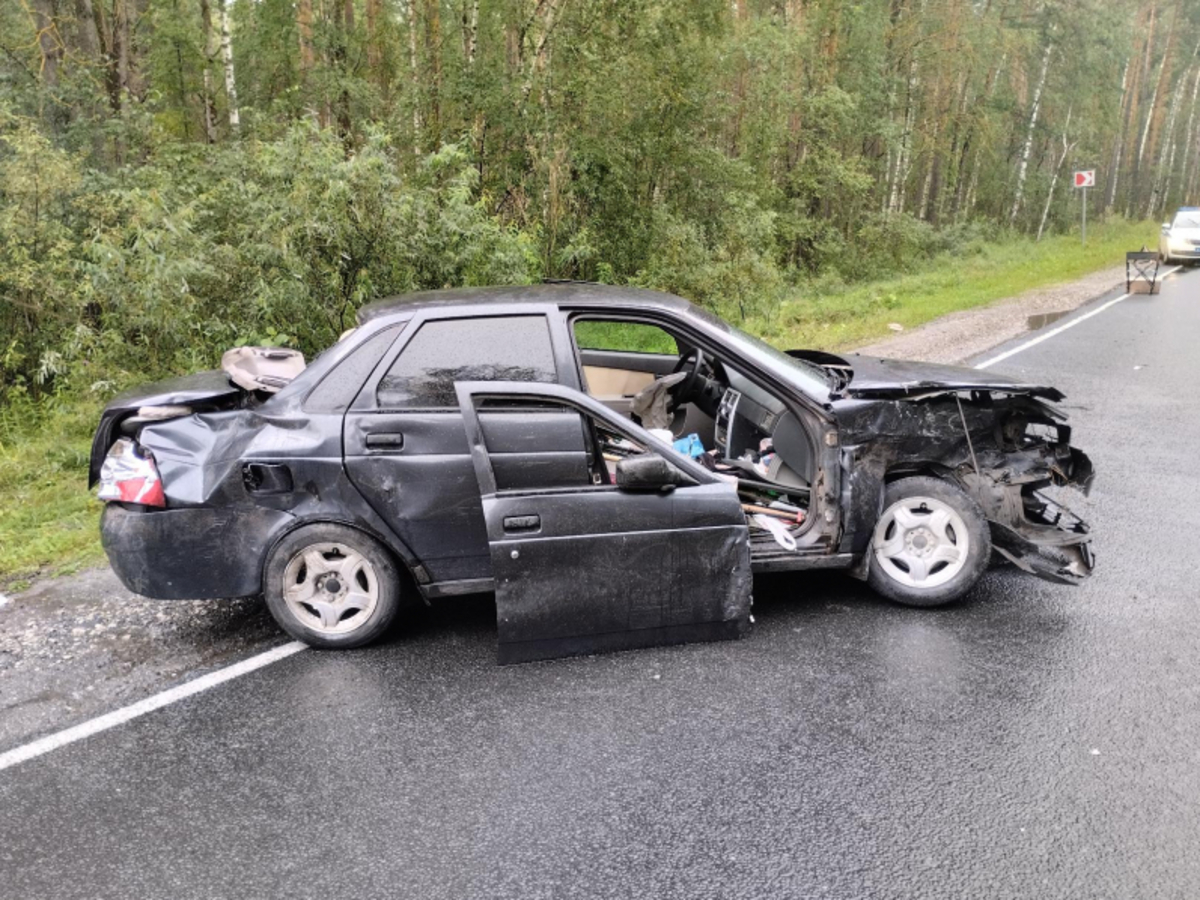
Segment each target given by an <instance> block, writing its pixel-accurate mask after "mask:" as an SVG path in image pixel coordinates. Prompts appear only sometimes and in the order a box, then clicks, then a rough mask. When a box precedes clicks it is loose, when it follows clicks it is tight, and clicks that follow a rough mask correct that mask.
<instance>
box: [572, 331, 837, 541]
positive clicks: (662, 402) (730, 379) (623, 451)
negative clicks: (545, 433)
mask: <svg viewBox="0 0 1200 900" xmlns="http://www.w3.org/2000/svg"><path fill="white" fill-rule="evenodd" d="M572 330H573V335H574V338H575V343H576V347H577V351H578V355H579V361H580V367H581V374H582V378H583V384H584V389H585V391H586V392H587V393H588V394H589V395H590V396H591V397H593V398H594V399H596V400H598V401H599V402H601V403H603V404H604V405H606V406H608V407H609V408H610V409H612V410H614V411H616V412H619V413H621V414H622V415H625V416H628V417H629V418H630V419H632V420H633V421H635V422H638V423H639V424H641V425H642V426H643V427H645V428H647V430H650V431H651V432H652V433H656V432H657V436H658V437H661V438H663V439H664V440H667V441H668V442H669V443H670V442H674V444H675V447H676V449H677V450H679V451H680V452H684V453H687V454H688V455H690V456H693V457H694V458H696V459H698V460H699V461H700V462H701V463H702V464H703V465H705V466H706V467H707V468H709V469H710V470H712V471H715V472H717V473H718V474H723V475H725V476H726V477H727V478H728V479H729V480H730V481H731V483H735V484H736V485H737V487H738V490H739V493H743V494H745V495H746V496H745V497H744V499H746V500H748V501H752V502H750V504H749V505H751V506H756V507H757V506H760V505H761V506H762V507H764V508H769V507H770V506H771V505H775V506H777V507H780V508H784V509H787V510H792V509H803V508H805V507H807V496H808V488H809V486H810V484H811V483H812V481H813V479H814V477H815V475H816V459H815V456H814V451H813V446H812V441H811V439H810V437H809V435H808V433H807V431H806V430H805V428H804V426H803V425H802V424H801V422H800V421H799V419H798V418H797V417H796V415H795V414H794V413H792V412H791V411H790V410H789V409H788V408H787V406H786V405H785V404H784V403H783V401H782V400H780V399H779V398H778V397H776V396H775V395H774V394H772V393H771V392H770V391H767V390H765V389H764V388H762V387H760V386H759V385H758V384H757V383H756V382H755V381H753V380H751V379H750V378H748V377H746V376H745V375H743V374H742V373H741V372H739V371H738V370H737V369H736V368H735V367H734V366H733V365H731V364H730V363H729V362H728V361H726V360H723V359H721V358H719V357H717V356H716V355H714V354H713V353H711V352H709V351H706V350H703V349H701V348H700V347H699V346H695V345H689V344H688V343H687V342H686V340H685V339H683V338H682V337H679V336H677V335H673V334H671V333H669V332H668V331H666V330H665V329H663V328H661V327H660V326H658V325H656V324H651V323H646V322H636V321H628V320H619V319H592V318H583V317H580V318H576V319H574V320H573V322H572ZM655 400H658V401H659V402H658V403H656V402H655ZM599 440H600V444H601V447H602V451H603V453H604V457H605V459H606V460H607V461H608V462H609V464H610V468H611V466H612V465H613V464H614V463H615V461H617V460H619V459H620V458H621V457H622V456H625V455H629V454H631V453H637V452H640V451H641V448H637V447H631V446H628V442H627V441H622V440H621V439H619V438H616V437H615V436H606V435H604V434H600V435H599ZM609 483H612V482H611V478H610V480H609ZM800 518H801V517H800V516H797V517H796V520H795V521H799V520H800Z"/></svg>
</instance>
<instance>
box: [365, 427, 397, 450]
mask: <svg viewBox="0 0 1200 900" xmlns="http://www.w3.org/2000/svg"><path fill="white" fill-rule="evenodd" d="M367 446H368V447H370V448H371V449H372V450H400V449H403V447H404V435H403V434H401V433H400V432H398V431H384V432H380V433H378V434H368V435H367Z"/></svg>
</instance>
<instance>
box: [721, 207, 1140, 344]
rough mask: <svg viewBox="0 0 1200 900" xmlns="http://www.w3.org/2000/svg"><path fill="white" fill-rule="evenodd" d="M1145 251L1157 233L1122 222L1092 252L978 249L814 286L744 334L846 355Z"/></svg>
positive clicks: (1061, 241) (1059, 247)
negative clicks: (878, 275)
mask: <svg viewBox="0 0 1200 900" xmlns="http://www.w3.org/2000/svg"><path fill="white" fill-rule="evenodd" d="M1143 244H1145V245H1146V246H1148V247H1151V248H1156V247H1157V246H1158V226H1157V225H1156V224H1155V223H1153V222H1129V221H1125V220H1123V219H1112V220H1109V221H1107V222H1104V223H1097V224H1095V225H1089V227H1088V243H1087V246H1086V247H1085V246H1082V245H1081V244H1080V240H1079V235H1078V233H1074V234H1064V235H1056V236H1053V237H1049V238H1045V239H1043V240H1042V241H1041V242H1040V243H1034V241H1033V240H1032V239H1030V238H1020V239H1014V240H1007V241H1003V242H997V243H982V242H979V243H975V244H972V245H970V246H969V247H968V248H967V250H966V251H965V252H963V253H960V254H955V255H944V256H940V257H937V258H935V259H934V260H932V261H931V262H930V264H929V265H928V266H927V267H925V268H923V269H922V270H921V271H919V272H915V273H913V274H910V275H902V276H899V277H893V278H886V279H883V280H880V281H873V282H868V283H865V284H864V283H859V284H853V285H845V286H830V285H828V284H824V283H820V282H818V283H815V284H813V285H812V286H811V287H810V288H808V289H804V288H801V289H800V291H799V292H798V295H797V296H793V297H791V298H789V299H786V300H784V302H783V303H781V304H779V305H778V306H777V307H776V308H775V309H773V310H771V311H770V313H769V314H767V315H760V316H754V317H751V318H749V319H748V320H747V321H746V322H745V323H742V325H741V327H743V328H744V329H745V330H747V331H751V332H754V333H755V334H758V335H759V336H761V337H762V338H764V339H765V340H767V341H769V342H771V343H772V344H775V345H776V346H778V347H780V348H783V349H791V348H817V349H823V350H840V349H846V348H849V347H853V346H857V345H861V344H865V343H868V342H870V341H872V340H875V339H877V338H880V337H884V336H886V335H888V334H890V333H891V332H892V329H889V327H888V326H889V325H891V324H898V325H900V326H902V327H903V328H905V329H909V328H914V327H916V326H917V325H921V324H923V323H925V322H928V321H930V320H932V319H936V318H938V317H939V316H943V315H945V314H946V313H951V312H957V311H959V310H964V309H971V308H974V307H978V306H984V305H986V304H988V303H992V302H994V301H997V300H1002V299H1005V298H1008V297H1014V296H1016V295H1017V294H1020V293H1023V292H1024V291H1028V290H1031V289H1032V288H1038V287H1045V286H1048V285H1052V284H1061V283H1063V282H1068V281H1074V280H1076V279H1079V278H1082V277H1083V276H1085V275H1089V274H1091V273H1093V272H1097V271H1099V270H1101V269H1106V268H1110V267H1113V266H1120V265H1122V264H1124V262H1125V251H1127V250H1137V249H1138V248H1140V247H1141V246H1142V245H1143ZM734 321H736V319H735V320H734Z"/></svg>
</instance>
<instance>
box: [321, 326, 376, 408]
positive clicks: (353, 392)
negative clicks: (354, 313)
mask: <svg viewBox="0 0 1200 900" xmlns="http://www.w3.org/2000/svg"><path fill="white" fill-rule="evenodd" d="M399 330H400V329H399V326H396V327H394V328H387V329H385V330H383V331H381V332H379V333H378V334H376V335H374V336H372V337H369V338H367V339H366V340H365V341H363V343H362V346H361V347H359V348H358V349H357V350H355V351H354V352H353V353H351V354H350V355H349V356H347V357H346V358H345V359H343V360H342V361H341V362H340V363H338V364H337V366H336V367H334V369H333V370H332V371H331V372H329V373H328V374H326V376H325V377H324V378H323V379H321V383H320V384H318V385H317V386H316V387H315V388H313V389H312V391H311V392H310V393H309V395H308V397H307V398H306V399H305V401H304V409H305V411H306V412H316V413H340V412H345V411H346V410H347V409H349V408H350V404H351V403H353V402H354V398H355V396H357V394H358V392H359V390H360V389H361V388H362V386H363V382H364V381H366V380H367V379H368V378H370V377H371V372H372V371H373V370H374V368H375V367H376V366H377V365H379V361H380V360H381V359H382V358H383V354H384V353H386V352H387V349H388V347H390V346H391V345H392V341H394V340H395V339H396V335H397V334H399ZM339 340H340V339H339Z"/></svg>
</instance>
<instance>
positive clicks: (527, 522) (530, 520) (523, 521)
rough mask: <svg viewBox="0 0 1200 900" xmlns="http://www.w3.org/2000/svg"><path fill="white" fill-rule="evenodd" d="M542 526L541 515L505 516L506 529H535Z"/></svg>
mask: <svg viewBox="0 0 1200 900" xmlns="http://www.w3.org/2000/svg"><path fill="white" fill-rule="evenodd" d="M541 527H542V517H541V516H505V517H504V530H505V531H534V530H536V529H538V528H541Z"/></svg>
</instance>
